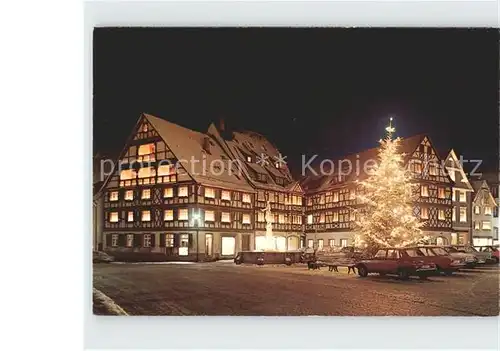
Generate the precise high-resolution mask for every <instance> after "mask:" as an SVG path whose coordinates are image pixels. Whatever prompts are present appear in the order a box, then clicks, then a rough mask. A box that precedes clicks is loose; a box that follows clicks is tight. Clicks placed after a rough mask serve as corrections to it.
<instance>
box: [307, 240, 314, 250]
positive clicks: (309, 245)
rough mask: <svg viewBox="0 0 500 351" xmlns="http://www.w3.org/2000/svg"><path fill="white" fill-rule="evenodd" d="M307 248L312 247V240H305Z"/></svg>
mask: <svg viewBox="0 0 500 351" xmlns="http://www.w3.org/2000/svg"><path fill="white" fill-rule="evenodd" d="M307 247H309V248H311V249H312V248H313V247H314V240H313V239H308V240H307Z"/></svg>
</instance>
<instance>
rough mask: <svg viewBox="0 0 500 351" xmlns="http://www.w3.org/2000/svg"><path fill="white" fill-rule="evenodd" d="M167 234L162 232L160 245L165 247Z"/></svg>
mask: <svg viewBox="0 0 500 351" xmlns="http://www.w3.org/2000/svg"><path fill="white" fill-rule="evenodd" d="M165 235H166V234H163V233H161V234H160V247H165V246H166V237H165Z"/></svg>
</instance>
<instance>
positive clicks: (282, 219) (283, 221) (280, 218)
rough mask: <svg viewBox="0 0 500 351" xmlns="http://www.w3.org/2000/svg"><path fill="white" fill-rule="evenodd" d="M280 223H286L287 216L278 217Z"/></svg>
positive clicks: (280, 215)
mask: <svg viewBox="0 0 500 351" xmlns="http://www.w3.org/2000/svg"><path fill="white" fill-rule="evenodd" d="M278 223H285V215H284V214H283V213H280V214H279V215H278Z"/></svg>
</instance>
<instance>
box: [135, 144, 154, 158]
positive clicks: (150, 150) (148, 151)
mask: <svg viewBox="0 0 500 351" xmlns="http://www.w3.org/2000/svg"><path fill="white" fill-rule="evenodd" d="M137 154H138V157H137V160H138V161H146V162H147V161H154V160H155V144H154V143H151V144H145V145H140V146H139V150H138V151H137Z"/></svg>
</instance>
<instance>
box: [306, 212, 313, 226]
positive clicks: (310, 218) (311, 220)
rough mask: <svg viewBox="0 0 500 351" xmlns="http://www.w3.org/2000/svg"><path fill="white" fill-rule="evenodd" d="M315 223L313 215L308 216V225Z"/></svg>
mask: <svg viewBox="0 0 500 351" xmlns="http://www.w3.org/2000/svg"><path fill="white" fill-rule="evenodd" d="M312 222H313V215H312V214H310V215H307V224H312Z"/></svg>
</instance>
